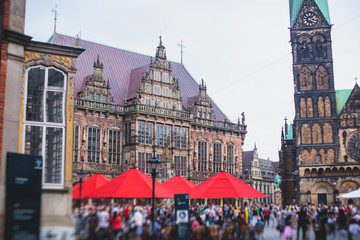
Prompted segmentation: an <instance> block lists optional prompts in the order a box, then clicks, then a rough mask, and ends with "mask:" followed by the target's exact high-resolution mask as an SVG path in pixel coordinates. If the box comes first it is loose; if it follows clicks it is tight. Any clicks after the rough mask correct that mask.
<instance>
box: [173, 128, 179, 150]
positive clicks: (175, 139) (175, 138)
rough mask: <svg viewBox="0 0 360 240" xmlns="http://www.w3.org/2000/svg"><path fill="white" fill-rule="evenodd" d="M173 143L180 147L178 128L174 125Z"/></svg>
mask: <svg viewBox="0 0 360 240" xmlns="http://www.w3.org/2000/svg"><path fill="white" fill-rule="evenodd" d="M174 144H175V147H176V148H180V128H178V127H174Z"/></svg>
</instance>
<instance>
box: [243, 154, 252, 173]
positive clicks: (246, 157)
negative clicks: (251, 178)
mask: <svg viewBox="0 0 360 240" xmlns="http://www.w3.org/2000/svg"><path fill="white" fill-rule="evenodd" d="M253 155H254V151H243V153H242V169H243V174H244V173H245V169H248V170H249V171H250V168H251V161H252V159H253Z"/></svg>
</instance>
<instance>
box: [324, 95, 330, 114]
mask: <svg viewBox="0 0 360 240" xmlns="http://www.w3.org/2000/svg"><path fill="white" fill-rule="evenodd" d="M325 117H331V102H330V98H329V97H328V96H326V97H325Z"/></svg>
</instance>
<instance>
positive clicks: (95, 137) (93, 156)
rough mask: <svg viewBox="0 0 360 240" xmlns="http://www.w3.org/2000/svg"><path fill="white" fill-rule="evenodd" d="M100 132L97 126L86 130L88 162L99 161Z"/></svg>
mask: <svg viewBox="0 0 360 240" xmlns="http://www.w3.org/2000/svg"><path fill="white" fill-rule="evenodd" d="M100 132H101V129H99V128H89V130H88V157H87V161H88V162H92V163H100Z"/></svg>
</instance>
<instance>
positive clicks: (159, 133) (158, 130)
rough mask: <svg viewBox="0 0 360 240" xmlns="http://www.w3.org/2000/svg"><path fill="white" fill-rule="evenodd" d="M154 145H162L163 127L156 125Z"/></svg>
mask: <svg viewBox="0 0 360 240" xmlns="http://www.w3.org/2000/svg"><path fill="white" fill-rule="evenodd" d="M156 145H158V146H163V145H164V132H163V125H156Z"/></svg>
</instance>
